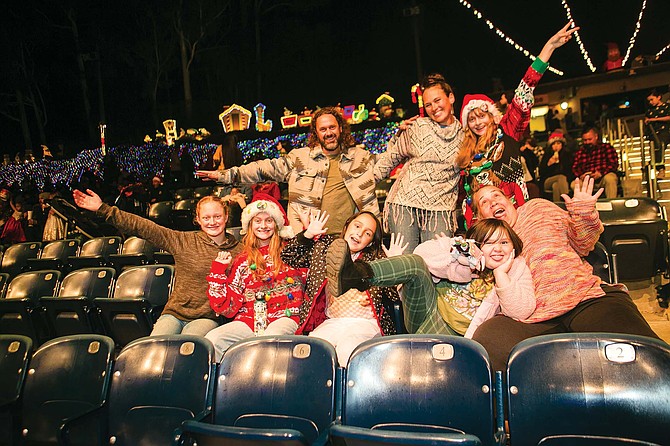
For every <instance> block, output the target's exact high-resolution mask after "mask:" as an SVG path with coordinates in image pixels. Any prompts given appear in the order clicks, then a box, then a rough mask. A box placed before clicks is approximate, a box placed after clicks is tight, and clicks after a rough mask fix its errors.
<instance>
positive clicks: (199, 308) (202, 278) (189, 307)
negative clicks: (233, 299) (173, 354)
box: [97, 204, 241, 322]
mask: <svg viewBox="0 0 670 446" xmlns="http://www.w3.org/2000/svg"><path fill="white" fill-rule="evenodd" d="M97 213H98V214H99V215H101V216H103V217H104V218H105V220H106V221H107V222H108V223H110V224H111V225H113V226H115V227H116V228H118V229H119V230H120V231H121V232H123V233H124V234H127V235H135V236H138V237H141V238H143V239H145V240H148V241H149V242H151V243H152V244H153V245H154V246H156V247H158V248H161V249H164V250H166V251H167V252H169V253H170V254H172V255H173V256H174V261H175V281H174V288H173V291H172V294H171V295H170V297H169V298H168V301H167V304H166V305H165V309H164V310H163V314H170V315H172V316H174V317H176V318H177V319H180V320H182V321H187V322H190V321H193V320H195V319H202V318H206V319H216V314H215V313H214V311H212V309H211V308H210V307H209V301H208V300H207V280H206V278H207V274H208V273H209V269H210V266H211V262H212V260H213V259H214V258H216V256H217V254H218V253H219V251H222V250H226V251H230V253H231V254H232V255H233V256H235V255H237V254H238V253H239V252H240V250H241V246H240V245H239V243H238V242H237V240H235V238H234V237H233V236H231V235H227V236H226V240H225V242H224V243H223V244H221V245H217V244H216V243H214V241H213V240H212V239H211V238H210V237H209V236H207V234H205V233H204V232H202V231H193V232H182V231H175V230H172V229H168V228H164V227H162V226H159V225H157V224H156V223H154V222H152V221H150V220H147V219H145V218H142V217H138V216H137V215H134V214H131V213H128V212H124V211H122V210H120V209H119V208H117V207H116V206H109V205H107V204H103V205H102V206H100V208H99V209H98V211H97Z"/></svg>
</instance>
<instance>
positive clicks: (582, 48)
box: [561, 0, 646, 73]
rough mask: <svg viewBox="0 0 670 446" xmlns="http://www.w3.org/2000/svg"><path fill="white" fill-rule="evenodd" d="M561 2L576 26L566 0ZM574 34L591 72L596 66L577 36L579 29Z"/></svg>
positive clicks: (570, 20)
mask: <svg viewBox="0 0 670 446" xmlns="http://www.w3.org/2000/svg"><path fill="white" fill-rule="evenodd" d="M645 1H646V0H645ZM561 3H562V4H563V8H565V15H566V16H567V17H568V21H569V22H572V25H573V26H576V25H575V19H573V18H572V12H571V11H570V6H568V2H567V1H566V0H561ZM574 35H575V40H576V41H577V45H579V51H581V53H582V57H583V58H584V60H585V61H586V65H587V66H588V67H589V70H591V72H592V73H593V72H594V71H596V67H595V66H593V63H592V62H591V58H590V57H589V53H588V51H586V48H584V44H583V43H582V38H581V37H580V36H579V31H575V33H574Z"/></svg>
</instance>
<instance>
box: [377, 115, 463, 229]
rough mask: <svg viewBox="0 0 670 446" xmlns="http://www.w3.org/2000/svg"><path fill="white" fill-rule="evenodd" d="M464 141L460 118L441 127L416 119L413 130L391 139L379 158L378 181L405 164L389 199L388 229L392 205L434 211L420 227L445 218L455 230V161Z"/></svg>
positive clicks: (385, 219)
mask: <svg viewBox="0 0 670 446" xmlns="http://www.w3.org/2000/svg"><path fill="white" fill-rule="evenodd" d="M462 141H463V127H462V126H461V123H460V122H459V121H458V120H457V119H455V120H454V123H453V124H451V125H449V126H446V127H442V126H440V125H439V124H438V123H436V122H435V121H433V120H432V119H430V118H419V119H417V120H416V122H415V123H414V124H412V126H411V127H409V128H408V129H407V130H404V131H399V132H398V133H396V134H395V135H394V136H393V137H392V138H391V139H390V140H389V142H388V145H387V147H386V151H385V152H384V153H382V154H381V155H379V157H378V158H377V163H376V164H375V167H374V174H375V180H376V181H380V180H382V179H384V178H386V177H388V176H389V174H390V172H391V171H392V170H393V169H394V168H395V167H396V166H398V165H400V164H402V163H404V164H405V165H404V167H403V168H402V169H401V170H400V172H399V174H398V176H397V178H396V181H395V182H394V183H393V186H391V190H390V191H389V193H388V196H387V197H386V202H385V205H384V228H385V229H386V230H388V220H387V219H388V214H389V207H390V206H407V207H412V208H417V209H424V210H427V211H433V212H432V213H433V215H426V216H424V217H423V218H422V219H421V220H422V221H418V222H417V224H418V226H419V227H421V228H426V227H431V226H433V227H434V223H432V222H431V220H430V219H431V218H443V219H444V220H446V221H447V222H448V223H450V227H452V229H455V224H452V222H453V218H452V215H453V214H452V213H453V211H454V210H455V209H456V201H457V199H458V181H459V168H458V166H457V165H456V163H455V160H456V155H458V151H459V149H460V147H461V142H462ZM395 214H396V215H398V214H399V213H398V212H396V213H395ZM431 223H432V224H431Z"/></svg>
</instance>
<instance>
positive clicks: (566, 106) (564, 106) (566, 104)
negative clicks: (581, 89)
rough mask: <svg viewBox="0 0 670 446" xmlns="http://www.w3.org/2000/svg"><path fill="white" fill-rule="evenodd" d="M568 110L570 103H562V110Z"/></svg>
mask: <svg viewBox="0 0 670 446" xmlns="http://www.w3.org/2000/svg"><path fill="white" fill-rule="evenodd" d="M567 109H568V103H567V102H565V101H563V102H561V110H567Z"/></svg>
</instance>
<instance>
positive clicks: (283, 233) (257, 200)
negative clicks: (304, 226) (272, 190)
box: [240, 193, 295, 238]
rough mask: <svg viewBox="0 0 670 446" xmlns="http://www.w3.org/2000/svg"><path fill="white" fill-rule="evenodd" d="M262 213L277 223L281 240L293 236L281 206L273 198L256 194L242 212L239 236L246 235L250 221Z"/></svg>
mask: <svg viewBox="0 0 670 446" xmlns="http://www.w3.org/2000/svg"><path fill="white" fill-rule="evenodd" d="M262 212H265V213H266V214H268V215H269V216H270V217H272V219H273V220H274V221H275V223H277V229H278V233H279V236H280V237H281V238H291V237H293V236H295V234H294V232H293V228H291V226H290V225H289V224H288V218H287V217H286V212H285V211H284V208H283V207H282V205H281V204H279V202H278V201H277V200H275V198H274V197H271V196H270V195H267V194H263V193H259V194H256V195H255V196H254V201H252V202H251V203H249V204H248V205H247V206H246V207H245V208H244V209H243V210H242V230H241V231H240V234H242V235H244V234H246V233H247V229H248V228H249V223H250V222H251V220H252V219H253V218H254V217H255V216H256V215H258V214H260V213H262Z"/></svg>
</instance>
